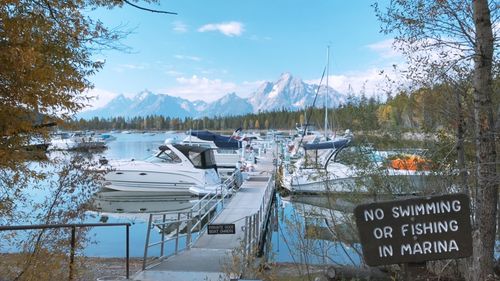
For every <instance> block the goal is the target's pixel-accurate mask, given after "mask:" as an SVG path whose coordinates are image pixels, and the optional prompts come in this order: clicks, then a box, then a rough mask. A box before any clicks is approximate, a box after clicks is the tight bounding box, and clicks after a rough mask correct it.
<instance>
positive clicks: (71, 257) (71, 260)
mask: <svg viewBox="0 0 500 281" xmlns="http://www.w3.org/2000/svg"><path fill="white" fill-rule="evenodd" d="M75 247H76V226H74V225H73V226H72V227H71V249H70V254H69V280H70V281H71V280H73V268H74V265H75Z"/></svg>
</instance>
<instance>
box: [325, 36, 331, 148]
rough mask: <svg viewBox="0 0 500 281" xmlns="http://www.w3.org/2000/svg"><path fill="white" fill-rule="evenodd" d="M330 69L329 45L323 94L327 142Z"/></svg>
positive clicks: (326, 137)
mask: <svg viewBox="0 0 500 281" xmlns="http://www.w3.org/2000/svg"><path fill="white" fill-rule="evenodd" d="M329 68H330V45H328V46H327V48H326V94H325V139H327V140H328V76H329Z"/></svg>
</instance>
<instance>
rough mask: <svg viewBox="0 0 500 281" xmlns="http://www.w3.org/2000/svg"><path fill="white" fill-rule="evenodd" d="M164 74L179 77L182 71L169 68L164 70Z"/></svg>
mask: <svg viewBox="0 0 500 281" xmlns="http://www.w3.org/2000/svg"><path fill="white" fill-rule="evenodd" d="M165 74H167V75H168V76H173V77H179V76H182V75H183V74H184V73H182V72H180V71H176V70H173V69H171V70H167V71H165Z"/></svg>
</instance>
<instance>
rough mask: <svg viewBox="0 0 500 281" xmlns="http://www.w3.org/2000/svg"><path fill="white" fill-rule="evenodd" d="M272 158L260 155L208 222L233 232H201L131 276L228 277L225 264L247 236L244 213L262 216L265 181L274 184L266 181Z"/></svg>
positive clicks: (148, 279) (189, 280)
mask: <svg viewBox="0 0 500 281" xmlns="http://www.w3.org/2000/svg"><path fill="white" fill-rule="evenodd" d="M272 161H273V160H272V156H271V153H270V152H268V153H267V154H264V155H262V157H261V158H260V159H259V163H258V165H257V167H256V171H255V172H253V173H252V175H250V177H249V179H248V180H247V181H245V182H244V183H243V185H242V186H241V187H240V188H239V190H238V192H237V193H236V194H235V195H233V198H232V199H231V200H230V201H229V202H228V203H227V204H226V205H225V206H224V209H223V210H222V212H221V213H220V214H219V215H218V216H217V217H216V218H215V219H214V220H213V221H212V222H211V224H235V229H236V231H235V234H218V235H208V234H207V232H204V233H203V234H202V235H201V236H200V237H199V238H198V240H196V242H195V243H194V244H193V246H192V247H191V248H189V249H187V250H184V251H182V252H179V253H178V254H177V255H174V256H171V257H169V258H167V259H165V260H163V261H162V262H161V263H160V264H158V265H156V266H153V267H151V268H148V269H147V270H144V271H141V272H139V273H138V274H136V275H135V276H134V278H133V280H141V281H153V280H155V281H158V280H178V281H183V280H186V281H196V280H200V281H201V280H203V281H210V280H212V281H213V280H228V277H227V274H228V273H229V272H231V270H230V269H229V268H228V267H230V266H231V264H232V251H233V250H235V249H240V250H241V251H243V249H241V245H242V241H245V239H248V237H247V236H249V233H250V231H245V223H246V219H248V218H247V216H249V215H252V214H255V213H257V212H259V210H261V211H260V215H261V217H262V218H264V215H263V213H264V212H263V210H264V209H263V208H264V206H268V205H269V203H270V202H271V200H272V194H273V192H269V188H268V185H272V187H271V188H273V187H274V183H271V182H270V181H272V175H273V173H274V166H273V164H272ZM266 197H268V198H266ZM262 225H263V224H261V227H262ZM260 232H261V230H257V231H254V234H255V233H260ZM247 241H248V240H247Z"/></svg>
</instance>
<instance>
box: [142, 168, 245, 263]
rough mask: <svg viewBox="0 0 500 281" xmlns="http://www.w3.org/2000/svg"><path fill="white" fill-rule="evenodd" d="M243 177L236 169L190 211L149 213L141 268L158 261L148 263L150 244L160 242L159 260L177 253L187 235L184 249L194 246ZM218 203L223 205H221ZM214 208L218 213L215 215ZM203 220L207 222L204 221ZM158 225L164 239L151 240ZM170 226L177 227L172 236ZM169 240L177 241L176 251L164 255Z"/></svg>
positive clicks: (151, 245)
mask: <svg viewBox="0 0 500 281" xmlns="http://www.w3.org/2000/svg"><path fill="white" fill-rule="evenodd" d="M241 177H242V175H241V172H240V171H236V172H235V173H234V174H233V175H232V176H231V177H230V178H228V179H227V180H226V181H224V183H222V185H221V186H220V188H218V189H217V190H216V191H215V192H213V193H208V194H206V195H205V196H204V197H202V198H201V199H200V200H199V201H198V202H196V204H194V205H193V206H192V207H191V209H189V210H188V211H184V212H163V213H155V214H150V215H149V221H148V229H147V233H146V243H145V246H144V259H143V264H142V269H143V270H145V269H146V268H148V267H152V266H154V265H155V264H156V263H154V264H150V265H148V254H149V248H151V247H154V246H160V256H159V257H158V262H160V261H161V260H162V259H165V258H167V257H169V256H172V255H176V254H177V253H178V252H179V251H180V250H181V249H180V247H179V243H180V239H181V238H183V237H186V241H185V248H184V249H189V248H191V246H192V245H193V243H194V242H196V240H197V239H198V237H200V236H201V234H202V233H204V232H205V231H206V227H204V226H205V225H206V224H208V223H209V222H211V221H212V220H213V219H215V218H216V217H217V215H218V213H217V211H218V212H219V213H220V211H222V209H223V208H224V204H226V202H225V201H226V198H228V197H231V196H232V194H233V193H234V192H235V190H236V188H238V187H239V186H240V185H241V181H242V180H241ZM219 206H220V207H221V208H219ZM212 212H214V213H215V214H214V215H212ZM156 218H159V219H156ZM193 222H194V224H193ZM204 222H206V223H205V224H204ZM182 224H185V226H184V227H183V228H184V229H185V232H184V233H181V225H182ZM155 227H158V228H159V230H160V233H161V240H160V241H156V242H152V243H150V239H151V230H152V229H154V228H155ZM171 227H174V228H175V230H174V233H173V235H172V236H171V237H166V232H167V231H168V229H170V228H171ZM194 232H197V233H198V234H197V235H196V237H194V235H193V233H194ZM169 241H175V246H174V252H173V253H170V254H168V255H165V244H166V243H167V242H169Z"/></svg>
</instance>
